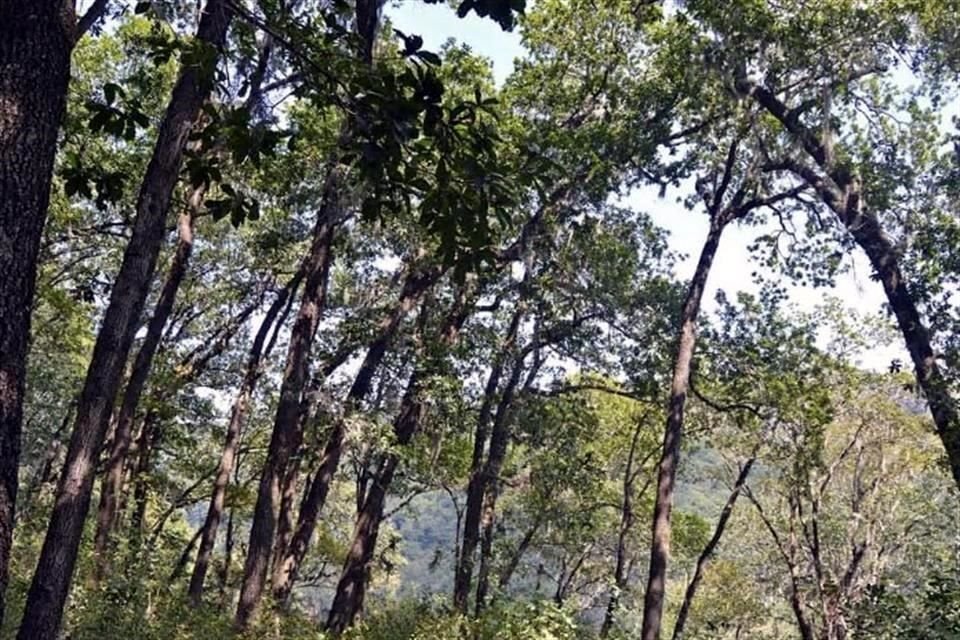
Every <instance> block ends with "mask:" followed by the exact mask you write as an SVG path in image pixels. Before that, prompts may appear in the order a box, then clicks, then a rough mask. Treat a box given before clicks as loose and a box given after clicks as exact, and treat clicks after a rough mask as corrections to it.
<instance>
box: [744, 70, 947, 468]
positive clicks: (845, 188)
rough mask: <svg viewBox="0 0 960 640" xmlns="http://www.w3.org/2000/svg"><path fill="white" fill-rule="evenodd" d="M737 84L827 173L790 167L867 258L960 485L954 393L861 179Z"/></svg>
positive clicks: (762, 95)
mask: <svg viewBox="0 0 960 640" xmlns="http://www.w3.org/2000/svg"><path fill="white" fill-rule="evenodd" d="M737 85H738V89H739V90H740V91H742V92H743V93H744V94H746V95H750V96H752V97H753V98H754V99H755V100H756V101H757V103H758V104H760V105H761V106H762V107H763V108H764V109H766V110H767V111H768V112H769V113H770V114H771V115H772V116H773V117H774V118H776V119H777V120H778V121H779V122H780V123H781V125H782V126H783V128H784V129H785V130H786V131H787V132H789V133H790V134H791V135H792V136H793V137H794V138H795V139H797V140H798V141H799V142H801V143H802V145H803V148H804V150H805V151H806V152H807V155H808V156H809V157H810V158H811V159H812V160H813V161H814V162H815V163H816V164H817V166H818V167H819V168H820V169H821V170H822V171H823V173H824V174H825V175H820V174H818V173H817V172H815V171H814V170H813V169H811V168H810V167H809V166H807V165H806V164H802V163H799V162H798V163H793V164H792V166H790V167H789V169H790V170H791V171H793V172H794V173H796V174H797V175H799V176H800V177H802V178H803V179H804V180H805V181H806V182H807V183H808V184H810V185H811V186H812V187H813V188H814V189H816V190H817V193H818V194H819V195H820V197H821V198H822V199H823V201H824V202H825V203H826V204H827V206H829V207H830V208H831V209H832V210H833V212H834V213H835V214H836V216H837V218H839V220H840V221H841V222H842V223H843V225H844V226H845V227H846V228H847V230H848V231H849V232H850V235H851V236H853V239H854V240H855V241H856V243H857V245H859V246H860V248H861V249H862V250H863V252H864V253H865V254H866V255H867V258H868V259H869V260H870V265H871V266H872V267H873V269H874V271H875V272H876V274H877V277H878V278H879V280H880V282H881V283H882V284H883V290H884V293H885V294H886V296H887V302H888V304H889V305H890V308H891V309H892V310H893V313H894V315H895V316H896V318H897V325H898V326H899V327H900V332H901V334H902V335H903V340H904V343H905V344H906V346H907V351H909V352H910V359H911V360H912V361H913V367H914V371H915V372H916V376H917V382H918V384H919V385H920V388H921V389H923V393H924V396H925V397H926V399H927V404H928V405H929V407H930V413H931V415H932V416H933V422H934V424H935V425H936V427H937V433H938V435H939V436H940V440H941V441H942V442H943V447H944V449H945V450H946V452H947V459H948V461H949V463H950V470H951V472H952V474H953V479H954V482H956V484H957V486H958V487H960V412H958V410H957V403H956V400H955V399H954V397H953V395H952V394H951V393H950V388H949V383H948V381H947V380H946V378H945V377H944V375H943V372H942V371H941V370H940V365H939V364H938V363H937V358H936V355H935V354H934V351H933V346H932V345H931V340H930V331H929V329H928V328H927V327H926V325H925V324H924V322H923V318H922V317H921V315H920V311H919V309H918V308H917V300H916V299H915V298H914V295H913V294H912V293H911V291H910V289H909V287H908V286H907V283H906V281H905V279H904V277H903V272H902V270H901V268H900V257H899V251H898V250H897V248H896V246H895V244H894V242H893V240H892V239H891V238H890V236H889V235H887V233H886V232H885V231H884V229H883V227H882V226H881V224H880V220H879V219H878V218H877V216H876V214H875V213H874V212H872V211H870V210H869V208H868V207H869V203H868V202H864V194H863V193H862V185H861V182H860V178H859V177H858V176H856V175H853V174H851V172H850V171H847V170H844V169H843V168H842V167H840V166H839V165H838V163H837V162H836V160H835V158H834V157H833V152H832V151H831V150H830V148H829V145H827V144H825V142H827V141H825V140H824V139H823V138H822V136H819V135H817V134H816V133H815V132H813V131H812V130H810V129H808V128H807V127H805V126H804V125H803V123H802V122H801V120H800V118H797V117H794V115H795V113H794V112H793V111H792V110H790V109H789V108H788V107H787V105H786V104H784V103H783V102H782V101H781V100H780V99H779V98H777V97H776V95H774V94H773V93H771V92H770V91H769V90H767V89H766V88H764V87H760V86H757V85H754V84H752V83H751V82H749V81H748V80H746V79H745V78H740V79H738V80H737Z"/></svg>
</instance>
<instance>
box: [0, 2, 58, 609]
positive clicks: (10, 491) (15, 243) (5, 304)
mask: <svg viewBox="0 0 960 640" xmlns="http://www.w3.org/2000/svg"><path fill="white" fill-rule="evenodd" d="M75 19H76V18H75V16H74V15H73V12H72V10H70V9H69V8H68V7H67V6H65V5H64V3H62V2H54V1H51V0H45V1H38V0H11V1H9V2H3V3H2V4H0V274H3V276H2V277H0V622H2V621H3V611H4V594H5V593H6V588H7V581H8V578H9V576H8V573H7V571H8V564H9V561H10V549H11V544H12V540H13V528H14V522H15V519H16V500H17V470H18V468H19V467H18V465H19V460H20V432H21V429H22V425H23V394H24V375H25V371H26V358H27V349H28V338H29V335H30V310H31V309H32V308H33V298H34V292H35V289H36V277H37V256H38V254H39V250H40V240H41V237H42V235H43V226H44V223H45V221H46V216H47V207H48V205H49V202H50V183H51V179H52V174H53V160H54V156H55V153H56V148H57V131H58V129H59V128H60V122H61V120H62V119H63V114H64V110H65V106H66V97H67V85H68V82H69V79H70V51H71V49H72V48H73V43H74V37H75V28H76V27H75V24H74V22H75Z"/></svg>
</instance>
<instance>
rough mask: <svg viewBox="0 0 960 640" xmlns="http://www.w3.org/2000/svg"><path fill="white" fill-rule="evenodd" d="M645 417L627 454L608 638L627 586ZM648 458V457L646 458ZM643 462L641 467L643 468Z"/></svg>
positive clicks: (602, 628) (604, 627)
mask: <svg viewBox="0 0 960 640" xmlns="http://www.w3.org/2000/svg"><path fill="white" fill-rule="evenodd" d="M644 421H645V420H644V419H643V418H641V419H640V420H637V426H636V428H635V429H634V431H633V438H632V439H631V440H630V452H629V453H628V454H627V466H626V468H625V469H624V472H623V498H622V502H621V506H620V529H619V531H618V532H617V557H616V560H615V562H614V567H613V592H612V593H611V594H610V600H609V601H608V602H607V611H606V613H605V614H604V616H603V624H602V625H601V626H600V637H601V638H606V637H608V636H609V635H610V631H611V630H612V629H613V624H614V622H616V618H617V610H618V609H619V607H620V595H621V593H622V592H623V590H624V589H625V588H626V587H627V537H628V536H629V535H630V531H631V530H632V529H633V522H634V513H633V499H634V496H633V492H634V482H635V481H636V478H637V474H638V472H639V471H634V465H635V464H636V460H637V445H638V444H639V442H640V432H641V431H642V429H643V426H644ZM645 460H646V458H645ZM643 464H644V463H643V462H641V463H640V465H639V467H640V468H641V469H642V468H643Z"/></svg>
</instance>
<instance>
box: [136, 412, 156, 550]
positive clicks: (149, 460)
mask: <svg viewBox="0 0 960 640" xmlns="http://www.w3.org/2000/svg"><path fill="white" fill-rule="evenodd" d="M159 438H160V425H159V416H158V415H157V414H156V413H155V412H150V413H148V414H147V415H146V417H145V418H144V419H143V425H142V426H141V427H140V436H139V437H138V438H137V464H136V468H135V469H134V472H133V474H132V475H133V516H132V517H131V519H130V538H131V540H132V543H131V545H130V555H131V558H135V557H136V555H137V553H138V552H139V549H140V546H141V542H142V540H143V534H144V528H145V527H146V520H147V497H148V495H147V494H148V486H147V485H148V483H149V477H148V476H149V475H150V468H151V467H152V466H153V449H154V446H155V445H156V444H157V442H158V441H159Z"/></svg>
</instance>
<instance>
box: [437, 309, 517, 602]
mask: <svg viewBox="0 0 960 640" xmlns="http://www.w3.org/2000/svg"><path fill="white" fill-rule="evenodd" d="M522 319H523V309H522V308H521V307H518V308H517V310H516V311H514V313H513V317H512V318H511V319H510V326H509V327H508V329H507V335H506V336H505V337H504V341H503V344H502V345H501V347H500V350H499V351H498V352H497V355H496V357H495V358H494V360H493V365H492V366H491V368H490V375H489V376H488V377H487V384H486V387H485V388H484V392H483V402H482V404H481V405H480V413H479V415H478V416H477V425H476V430H475V432H474V436H473V456H472V459H471V462H470V481H469V483H468V484H467V501H466V506H465V508H464V514H463V536H462V541H461V544H460V559H459V561H458V562H457V571H456V574H455V576H454V582H453V606H454V607H455V608H456V609H457V610H458V611H460V613H463V614H466V612H467V606H468V600H469V597H470V584H471V582H472V580H473V563H474V554H475V553H476V551H477V546H478V545H479V543H480V517H481V515H482V511H483V489H484V481H483V459H484V456H483V453H484V449H485V448H486V445H487V438H488V436H489V432H490V423H491V420H492V417H493V403H494V402H495V398H496V395H497V390H498V388H499V387H500V378H501V377H502V376H503V368H504V366H505V365H506V361H507V358H509V356H510V353H511V352H512V351H513V348H514V346H515V343H516V340H517V332H518V330H519V328H520V322H521V321H522Z"/></svg>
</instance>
